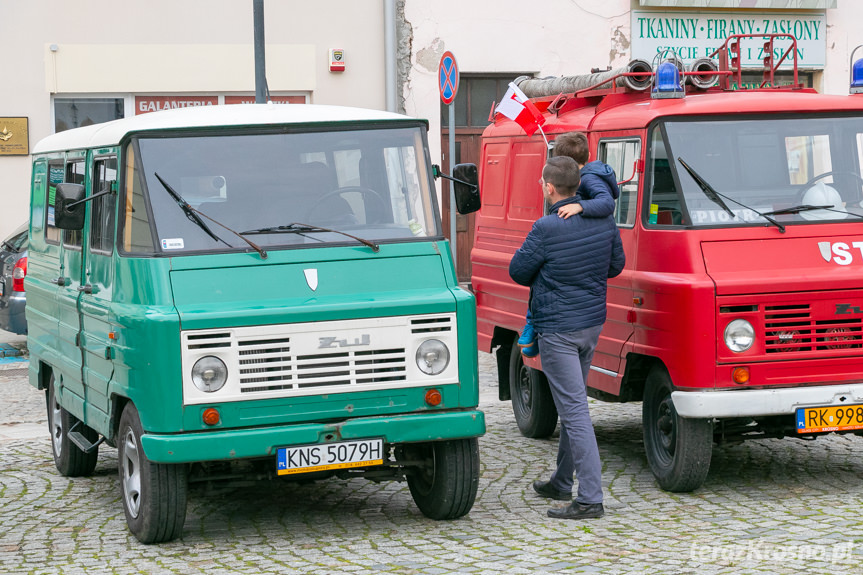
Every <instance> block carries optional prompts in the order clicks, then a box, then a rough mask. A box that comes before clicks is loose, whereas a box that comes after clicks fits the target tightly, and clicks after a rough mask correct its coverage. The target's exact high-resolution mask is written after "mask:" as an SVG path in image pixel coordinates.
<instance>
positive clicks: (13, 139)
mask: <svg viewBox="0 0 863 575" xmlns="http://www.w3.org/2000/svg"><path fill="white" fill-rule="evenodd" d="M29 153H30V130H29V123H28V118H26V117H25V118H0V156H26V155H27V154H29Z"/></svg>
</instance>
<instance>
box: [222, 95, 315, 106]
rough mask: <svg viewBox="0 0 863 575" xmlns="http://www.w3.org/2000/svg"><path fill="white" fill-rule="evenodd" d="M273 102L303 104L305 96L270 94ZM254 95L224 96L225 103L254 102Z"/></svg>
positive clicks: (270, 99)
mask: <svg viewBox="0 0 863 575" xmlns="http://www.w3.org/2000/svg"><path fill="white" fill-rule="evenodd" d="M269 101H270V102H272V103H273V104H305V103H306V97H305V96H270V97H269ZM254 103H255V97H254V96H225V104H254Z"/></svg>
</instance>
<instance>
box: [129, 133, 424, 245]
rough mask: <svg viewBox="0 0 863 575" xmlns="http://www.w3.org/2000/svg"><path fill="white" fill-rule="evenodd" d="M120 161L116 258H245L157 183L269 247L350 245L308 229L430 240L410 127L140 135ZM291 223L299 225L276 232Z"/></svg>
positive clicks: (417, 147) (420, 142) (227, 235)
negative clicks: (232, 254)
mask: <svg viewBox="0 0 863 575" xmlns="http://www.w3.org/2000/svg"><path fill="white" fill-rule="evenodd" d="M129 151H130V154H129V155H128V156H127V164H126V170H127V174H126V176H127V177H126V186H127V199H126V202H125V206H126V210H125V218H124V220H125V228H124V233H123V240H124V248H125V251H127V252H149V253H152V252H166V253H171V252H184V251H187V252H188V251H207V250H213V251H225V250H230V249H233V248H237V249H248V244H246V243H245V242H243V241H242V240H241V239H240V238H238V237H237V236H236V235H234V234H233V233H231V232H229V231H227V230H225V229H224V228H222V227H220V226H218V225H217V224H214V223H213V222H212V221H211V220H209V219H207V218H202V220H203V221H204V222H206V227H207V228H209V229H210V230H211V231H212V234H209V233H207V231H206V230H205V229H203V228H202V227H201V226H200V225H198V224H196V223H195V222H193V221H191V220H192V219H191V218H188V217H187V215H186V214H185V213H184V211H183V210H182V209H180V207H179V206H178V205H177V201H175V199H174V198H173V197H172V196H171V194H170V193H169V192H168V191H167V190H166V186H165V185H164V184H163V183H162V182H160V179H161V180H163V181H164V183H165V184H167V185H168V187H170V188H171V189H173V190H174V191H176V193H177V194H178V195H179V196H181V197H182V199H183V200H185V201H186V202H188V204H189V205H191V207H193V208H194V209H195V210H197V211H198V212H200V213H201V214H204V215H205V216H208V217H209V218H212V219H213V220H215V221H216V222H219V223H221V224H224V225H225V226H227V227H229V228H231V229H232V230H234V231H236V232H244V231H249V230H257V233H256V234H255V235H254V236H252V237H251V238H250V239H252V240H253V241H254V242H255V243H257V244H260V245H262V246H267V247H268V248H269V247H273V246H285V247H310V246H315V245H330V244H345V243H356V242H355V241H353V240H351V239H350V238H349V237H348V236H345V235H344V234H339V233H333V232H329V231H321V230H320V229H314V230H310V229H308V228H309V227H315V228H327V229H330V230H338V231H342V232H347V233H348V234H350V235H352V236H357V237H360V238H363V239H365V240H369V241H373V242H379V243H380V242H386V241H400V240H405V239H414V238H423V237H438V236H440V235H441V234H440V224H439V223H438V219H437V217H436V209H435V206H434V202H433V196H432V193H431V191H432V186H431V183H430V182H431V180H430V174H429V170H428V162H427V148H426V143H425V139H424V130H423V128H421V127H419V126H410V127H399V128H380V127H379V126H378V127H375V128H372V129H353V130H341V131H314V132H309V131H307V132H293V133H285V130H284V129H281V130H280V133H249V131H248V130H246V131H245V132H240V131H230V130H226V131H223V132H222V133H220V134H217V135H214V134H208V135H190V136H172V137H164V136H162V137H143V136H142V137H138V138H136V139H134V140H133V141H132V143H131V144H130V148H129ZM156 174H158V176H157V175H156ZM148 200H149V208H150V209H147V207H148V206H147V202H148ZM294 223H300V224H307V227H306V228H303V227H299V226H297V227H296V228H295V231H296V233H284V228H283V226H289V225H290V224H294ZM280 227H282V228H280ZM267 229H273V233H262V230H267ZM153 234H155V236H156V237H155V241H154V240H153ZM213 236H216V237H213Z"/></svg>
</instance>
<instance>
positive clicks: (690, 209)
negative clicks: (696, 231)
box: [647, 116, 863, 229]
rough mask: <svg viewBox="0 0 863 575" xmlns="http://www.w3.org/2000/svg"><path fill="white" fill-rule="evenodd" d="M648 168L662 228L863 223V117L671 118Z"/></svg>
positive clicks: (653, 208)
mask: <svg viewBox="0 0 863 575" xmlns="http://www.w3.org/2000/svg"><path fill="white" fill-rule="evenodd" d="M677 158H683V159H684V160H685V162H686V164H687V165H688V166H689V167H688V168H686V167H684V166H683V165H681V162H680V161H679V160H677ZM647 167H648V170H647V171H648V186H647V190H648V201H649V204H650V210H649V213H650V214H651V216H650V217H651V219H650V222H649V223H652V224H656V225H657V226H710V227H716V226H735V227H739V226H764V225H774V224H775V223H776V222H778V223H779V224H781V226H779V227H780V229H781V228H782V227H784V226H785V225H794V224H808V223H817V222H827V221H829V222H843V221H845V222H853V221H859V218H863V206H861V202H863V117H849V116H817V117H813V116H811V117H799V116H798V117H759V118H751V117H746V118H736V119H731V120H728V119H713V118H698V119H695V120H693V119H673V120H665V121H661V122H659V123H657V124H655V125H654V126H653V128H652V130H651V137H650V149H649V150H648V159H647ZM693 172H694V173H696V174H697V175H698V176H699V178H695V177H693V176H692V173H693ZM699 179H700V180H701V182H705V183H707V184H708V187H709V188H710V189H711V190H712V191H715V193H716V194H717V195H719V196H720V197H721V198H724V199H725V200H726V201H725V204H728V207H729V208H730V212H731V213H729V211H728V210H726V209H723V208H724V207H725V206H721V205H719V204H717V202H716V201H715V199H713V198H712V197H711V196H712V195H713V194H710V193H706V192H705V191H704V186H703V185H702V183H700V182H699ZM732 214H733V215H732ZM771 220H773V221H771Z"/></svg>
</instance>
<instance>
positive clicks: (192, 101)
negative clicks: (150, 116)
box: [135, 96, 219, 116]
mask: <svg viewBox="0 0 863 575" xmlns="http://www.w3.org/2000/svg"><path fill="white" fill-rule="evenodd" d="M218 103H219V97H218V96H135V115H136V116H137V115H138V114H146V113H148V112H159V111H160V110H174V109H176V108H192V107H194V106H216V105H218Z"/></svg>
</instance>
